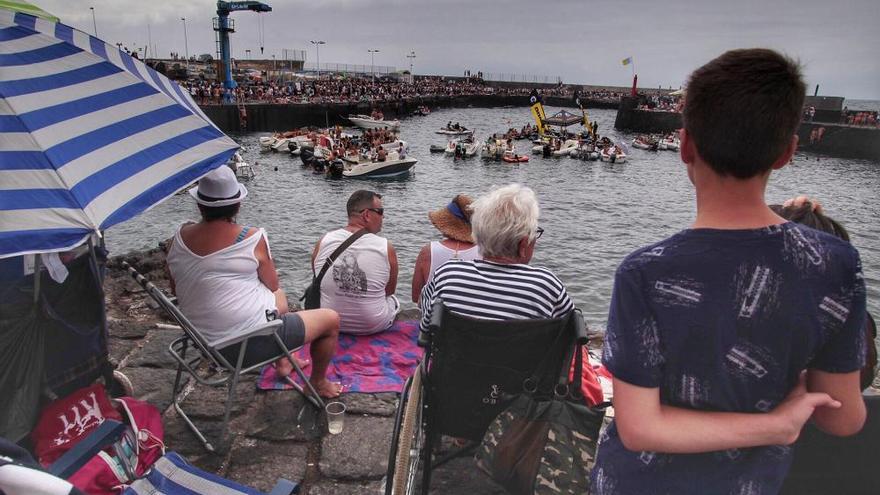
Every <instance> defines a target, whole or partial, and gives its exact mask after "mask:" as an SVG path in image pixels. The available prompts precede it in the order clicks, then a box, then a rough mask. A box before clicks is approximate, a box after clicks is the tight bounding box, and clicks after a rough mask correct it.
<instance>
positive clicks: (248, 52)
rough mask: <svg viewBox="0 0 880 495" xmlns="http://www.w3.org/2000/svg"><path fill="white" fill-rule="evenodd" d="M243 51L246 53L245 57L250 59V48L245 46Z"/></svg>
mask: <svg viewBox="0 0 880 495" xmlns="http://www.w3.org/2000/svg"><path fill="white" fill-rule="evenodd" d="M244 53H245V55H246V58H247V59H248V60H250V59H251V50H250V48H246V49H245V50H244Z"/></svg>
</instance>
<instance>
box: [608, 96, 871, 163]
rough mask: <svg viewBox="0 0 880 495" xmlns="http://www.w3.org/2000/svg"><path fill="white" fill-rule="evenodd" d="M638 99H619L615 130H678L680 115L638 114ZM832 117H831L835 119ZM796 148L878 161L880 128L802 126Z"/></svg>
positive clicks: (824, 123)
mask: <svg viewBox="0 0 880 495" xmlns="http://www.w3.org/2000/svg"><path fill="white" fill-rule="evenodd" d="M637 106H638V98H632V97H627V98H622V99H621V101H620V107H619V108H618V110H617V118H616V119H615V121H614V128H615V129H617V130H620V131H630V132H640V133H662V132H671V131H674V130H676V129H679V128H681V126H682V124H681V114H680V113H677V112H660V111H654V110H638V109H637ZM837 115H838V114H835V115H834V116H837ZM819 127H824V128H825V132H824V133H823V136H822V139H821V140H819V141H818V142H815V143H812V144H811V143H810V134H811V132H812V131H813V129H816V128H819ZM798 137H799V139H800V145H799V148H800V149H802V150H804V151H811V152H815V153H821V154H824V155H829V156H834V157H840V158H864V159H868V160H876V161H880V128H877V127H863V126H853V125H846V124H837V123H829V122H816V121H814V122H803V123H801V125H800V127H799V128H798Z"/></svg>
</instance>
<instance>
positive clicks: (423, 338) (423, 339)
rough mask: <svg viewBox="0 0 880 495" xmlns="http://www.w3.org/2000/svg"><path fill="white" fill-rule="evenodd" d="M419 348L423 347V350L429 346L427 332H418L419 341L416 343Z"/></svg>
mask: <svg viewBox="0 0 880 495" xmlns="http://www.w3.org/2000/svg"><path fill="white" fill-rule="evenodd" d="M416 344H418V346H419V347H424V348H425V349H427V348H428V346H429V345H430V344H431V337H430V336H429V335H428V332H422V331H421V330H419V340H418V341H417V342H416Z"/></svg>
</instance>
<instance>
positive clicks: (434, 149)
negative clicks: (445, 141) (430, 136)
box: [428, 144, 446, 153]
mask: <svg viewBox="0 0 880 495" xmlns="http://www.w3.org/2000/svg"><path fill="white" fill-rule="evenodd" d="M428 149H429V150H431V153H443V152H444V151H446V146H440V145H439V144H432V145H431V147H430V148H428Z"/></svg>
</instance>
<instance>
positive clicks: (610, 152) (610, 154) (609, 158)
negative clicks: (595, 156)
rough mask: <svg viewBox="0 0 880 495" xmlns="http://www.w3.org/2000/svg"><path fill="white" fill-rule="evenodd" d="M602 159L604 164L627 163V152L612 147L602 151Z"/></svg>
mask: <svg viewBox="0 0 880 495" xmlns="http://www.w3.org/2000/svg"><path fill="white" fill-rule="evenodd" d="M599 156H600V157H601V158H602V161H603V162H609V163H625V162H626V152H624V151H623V149H622V148H619V147H617V146H610V147H608V148H605V149H603V150H602V152H601V153H600V154H599Z"/></svg>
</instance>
